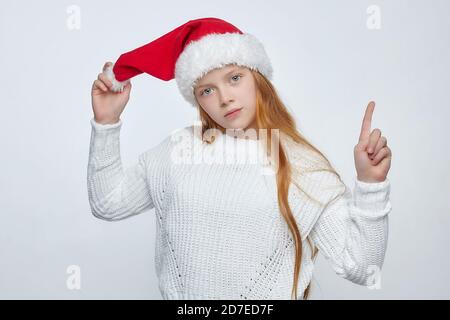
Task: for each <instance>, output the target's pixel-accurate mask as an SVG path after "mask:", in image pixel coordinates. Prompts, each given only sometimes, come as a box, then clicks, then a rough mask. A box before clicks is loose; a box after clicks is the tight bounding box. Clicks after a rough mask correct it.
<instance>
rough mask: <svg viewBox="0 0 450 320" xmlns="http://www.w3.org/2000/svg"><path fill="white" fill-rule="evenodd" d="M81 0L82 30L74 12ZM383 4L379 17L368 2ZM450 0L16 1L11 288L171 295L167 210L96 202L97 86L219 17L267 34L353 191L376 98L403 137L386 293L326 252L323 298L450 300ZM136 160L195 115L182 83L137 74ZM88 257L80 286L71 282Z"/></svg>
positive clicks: (7, 11)
mask: <svg viewBox="0 0 450 320" xmlns="http://www.w3.org/2000/svg"><path fill="white" fill-rule="evenodd" d="M72 5H75V6H77V7H78V8H79V10H80V16H79V17H80V27H81V28H80V29H71V28H70V24H68V21H69V22H70V21H73V19H72V18H71V17H72V16H73V14H74V13H73V12H72V11H70V10H68V9H69V8H70V6H72ZM371 5H377V6H378V7H379V9H380V14H381V15H380V18H381V20H380V21H381V28H380V29H370V28H368V26H367V21H368V19H370V16H371V14H369V13H367V8H369V7H370V6H371ZM449 11H450V2H448V1H445V0H441V1H438V0H434V1H412V0H408V1H406V0H401V1H400V0H396V1H361V0H352V1H339V2H338V1H317V0H316V1H285V0H278V1H276V3H272V2H263V1H234V0H228V1H209V2H208V1H192V0H191V1H141V2H138V1H132V2H131V1H95V2H94V1H45V2H35V1H2V7H1V10H0V75H1V77H0V92H1V98H2V100H1V103H0V106H1V117H2V123H1V125H0V136H1V139H0V150H1V151H0V152H1V157H0V159H1V160H0V161H1V163H0V164H1V169H2V170H1V171H0V214H1V220H0V298H2V299H14V298H20V299H49V298H59V299H97V298H106V299H111V298H117V299H119V298H120V299H160V298H161V295H160V293H159V291H158V285H157V278H156V275H155V270H154V231H155V219H154V215H153V213H154V211H153V210H150V211H147V212H145V213H143V214H141V215H138V216H135V217H133V218H132V219H127V220H123V221H120V222H107V221H103V220H99V219H96V218H95V217H94V216H93V215H92V214H91V212H90V208H89V203H88V197H87V187H86V168H87V159H88V151H89V138H90V130H91V127H90V123H89V121H90V119H91V117H92V109H91V97H90V90H91V85H92V82H93V81H94V80H95V79H96V77H97V74H98V73H99V72H100V71H101V68H102V66H103V64H104V62H105V61H113V62H114V61H115V60H116V59H117V58H118V57H119V55H120V54H121V53H124V52H127V51H129V50H132V49H134V48H137V47H138V46H141V45H144V44H146V43H148V42H150V41H152V40H154V39H156V38H157V37H159V36H161V35H163V34H165V33H167V32H169V31H170V30H172V29H174V28H175V27H177V26H179V25H181V24H183V23H185V22H187V21H188V20H191V19H197V18H201V17H218V18H222V19H225V20H227V21H229V22H231V23H233V24H234V25H236V26H237V27H239V28H240V29H241V30H243V31H245V32H249V33H251V34H253V35H255V36H256V37H258V38H259V39H260V40H261V42H262V43H263V44H264V46H265V49H266V51H267V52H268V54H269V56H270V58H271V61H272V64H273V67H274V79H273V84H274V85H275V87H276V88H277V90H278V92H279V93H280V96H281V98H282V99H283V101H284V102H285V103H286V104H287V106H288V108H289V109H290V110H291V112H292V114H293V115H294V116H295V118H296V119H297V122H298V127H299V129H300V131H301V133H303V134H304V135H305V136H306V137H307V138H308V139H309V140H310V141H311V142H312V143H313V144H314V145H315V146H317V147H318V148H319V149H320V150H321V151H323V152H324V153H325V155H326V156H327V157H328V159H329V160H330V161H331V163H332V164H333V165H334V167H335V168H336V170H337V171H338V172H339V173H340V174H341V175H342V177H343V178H344V181H345V182H346V183H347V184H348V185H349V186H351V187H353V180H354V179H355V176H356V172H355V168H354V160H353V147H354V145H355V144H356V143H357V140H358V135H359V131H360V128H361V121H362V117H363V114H364V111H365V108H366V106H367V103H368V102H369V101H370V100H374V101H375V102H376V107H375V111H374V116H373V122H372V125H373V127H372V129H374V128H379V129H380V130H381V132H382V134H383V135H385V136H386V137H387V139H388V145H389V146H390V148H391V149H392V152H393V159H392V167H391V170H390V172H389V175H388V178H389V179H390V180H391V184H392V185H391V202H392V206H393V209H392V212H391V213H390V216H389V219H390V220H389V223H390V225H389V243H388V249H387V253H386V259H385V264H384V267H383V270H382V276H381V277H382V278H381V289H380V290H370V289H368V288H366V287H362V286H358V285H356V284H353V283H351V282H349V281H348V280H345V279H342V278H339V277H338V276H337V275H336V274H334V273H333V271H332V269H331V267H330V266H329V264H328V262H327V261H326V260H325V259H324V258H323V257H322V256H319V259H318V260H317V266H316V269H315V274H314V281H313V284H312V296H311V297H312V299H335V298H337V299H418V298H422V299H431V298H438V299H440V298H445V299H448V298H450V288H449V284H450V275H449V270H450V258H449V249H448V244H449V243H450V233H449V231H450V217H449V214H450V204H449V196H450V193H449V191H450V186H449V184H450V177H449V175H450V174H449V173H450V171H449V167H448V163H449V154H450V153H449V150H448V147H449V143H448V137H449V135H448V133H447V130H446V125H447V124H448V122H449V120H448V119H449V116H450V108H449V107H450V98H449V94H448V88H449V84H450V73H449V71H450V62H449V59H448V57H450V44H449V39H450V37H449V30H450V21H449V19H448V12H449ZM132 82H133V89H132V92H131V98H130V101H129V104H128V106H127V108H126V109H125V112H124V114H123V115H122V121H123V127H122V132H121V152H122V160H123V163H124V166H131V165H134V164H135V163H136V162H137V157H138V155H139V154H140V153H141V152H144V151H145V150H147V149H149V148H151V147H153V146H155V145H156V144H158V143H159V142H160V141H161V140H162V139H163V138H164V137H166V136H167V135H168V134H169V133H170V132H171V131H172V130H174V129H176V128H180V127H183V126H185V125H188V124H190V123H192V121H194V120H196V119H197V114H196V113H195V112H194V111H195V109H194V108H192V107H190V105H188V104H187V102H185V101H184V100H183V98H182V96H181V94H180V93H179V91H178V88H177V87H176V83H175V80H172V81H169V82H164V81H162V80H159V79H157V78H153V77H151V76H150V75H147V74H142V75H139V76H137V77H135V78H133V79H132ZM70 265H77V266H79V267H80V268H81V289H80V290H69V289H68V288H67V285H66V281H67V278H68V277H69V274H68V273H67V272H66V271H67V268H68V266H70Z"/></svg>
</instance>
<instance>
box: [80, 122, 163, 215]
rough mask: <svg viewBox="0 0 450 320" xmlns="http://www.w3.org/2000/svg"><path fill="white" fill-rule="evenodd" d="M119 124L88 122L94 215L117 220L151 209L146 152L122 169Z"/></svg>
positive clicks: (88, 176) (88, 171)
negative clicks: (89, 125)
mask: <svg viewBox="0 0 450 320" xmlns="http://www.w3.org/2000/svg"><path fill="white" fill-rule="evenodd" d="M121 126H122V121H121V120H119V122H117V123H114V124H99V123H97V122H96V121H95V120H94V118H92V119H91V127H92V130H91V140H90V149H89V161H88V168H87V189H88V196H89V204H90V207H91V211H92V213H93V215H94V216H95V217H97V218H99V219H103V220H107V221H116V220H123V219H126V218H129V217H131V216H134V215H137V214H139V213H142V212H143V211H145V210H147V209H151V208H153V207H154V203H153V200H152V197H151V194H150V192H149V188H148V185H147V182H146V168H147V161H148V160H147V158H146V155H147V153H143V154H141V155H140V156H139V159H138V163H137V164H135V165H134V166H131V167H129V168H125V169H124V168H123V166H122V161H121V156H120V128H121Z"/></svg>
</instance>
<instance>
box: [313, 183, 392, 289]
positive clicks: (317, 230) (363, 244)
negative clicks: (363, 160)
mask: <svg viewBox="0 0 450 320" xmlns="http://www.w3.org/2000/svg"><path fill="white" fill-rule="evenodd" d="M389 193H390V181H389V179H387V178H386V180H384V181H382V182H377V183H366V182H362V181H359V180H358V179H356V178H355V185H354V189H353V195H352V194H351V193H350V191H348V188H347V191H346V192H345V193H344V194H343V195H342V196H340V197H339V198H337V200H336V201H334V202H332V203H331V204H330V205H329V206H327V207H325V209H324V211H323V212H322V214H321V215H320V217H319V218H318V220H317V221H316V223H315V225H314V227H313V229H312V230H311V233H310V235H311V238H312V240H313V242H314V243H315V244H316V245H317V247H318V249H319V250H320V251H319V252H322V254H323V255H324V256H325V258H326V259H327V260H328V261H329V262H330V264H331V266H332V268H333V269H334V271H335V272H336V274H338V275H339V276H341V277H343V278H344V279H348V280H350V281H351V282H353V283H356V284H359V285H367V286H369V285H374V284H375V283H376V282H377V281H378V280H379V278H377V277H378V276H379V275H380V272H381V268H382V265H383V261H384V257H385V252H386V248H387V240H388V213H389V212H390V211H391V203H390V200H389Z"/></svg>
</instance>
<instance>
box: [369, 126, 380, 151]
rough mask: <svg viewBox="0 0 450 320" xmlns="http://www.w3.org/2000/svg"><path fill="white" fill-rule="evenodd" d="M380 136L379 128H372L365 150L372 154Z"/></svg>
mask: <svg viewBox="0 0 450 320" xmlns="http://www.w3.org/2000/svg"><path fill="white" fill-rule="evenodd" d="M380 136H381V131H380V129H373V131H372V133H371V134H370V137H369V143H368V145H367V147H366V150H367V152H368V153H372V154H373V153H374V151H375V147H376V145H377V143H378V140H379V139H380Z"/></svg>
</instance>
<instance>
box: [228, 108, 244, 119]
mask: <svg viewBox="0 0 450 320" xmlns="http://www.w3.org/2000/svg"><path fill="white" fill-rule="evenodd" d="M241 109H242V108H234V109H231V110H230V111H228V112H227V113H226V114H225V117H228V116H229V115H231V114H234V113H235V112H236V111H239V110H241Z"/></svg>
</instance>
